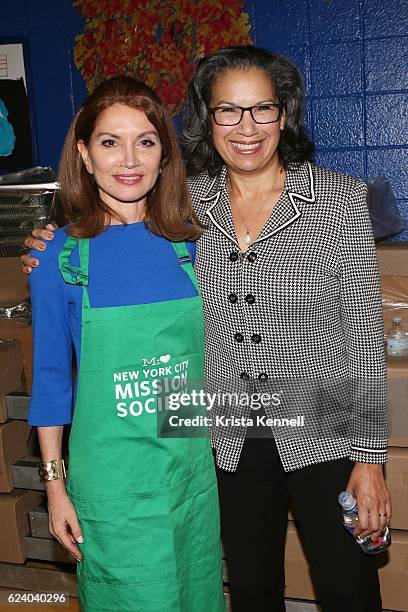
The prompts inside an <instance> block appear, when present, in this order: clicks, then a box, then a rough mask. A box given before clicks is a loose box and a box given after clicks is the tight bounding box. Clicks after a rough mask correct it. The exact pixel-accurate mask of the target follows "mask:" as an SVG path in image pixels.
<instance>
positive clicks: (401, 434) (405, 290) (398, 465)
mask: <svg viewBox="0 0 408 612" xmlns="http://www.w3.org/2000/svg"><path fill="white" fill-rule="evenodd" d="M377 252H378V261H379V268H380V274H381V280H382V283H381V284H382V292H383V306H384V323H385V330H387V329H388V328H389V327H390V325H391V322H392V318H393V317H394V316H401V318H402V320H403V322H404V321H405V323H406V325H408V244H405V245H404V244H401V245H400V246H395V245H381V246H378V248H377ZM387 370H388V400H389V414H390V441H389V444H390V448H389V461H388V464H387V465H386V470H385V473H386V479H387V485H388V488H389V490H390V493H391V496H392V502H393V517H392V522H391V527H392V546H391V547H390V549H389V550H388V551H387V552H384V553H382V554H380V555H379V556H378V557H377V563H378V568H379V576H380V583H381V594H382V598H383V608H384V610H398V611H403V612H406V611H407V610H408V357H407V358H405V359H404V358H398V359H396V358H395V359H388V360H387ZM289 518H290V519H291V518H292V517H289ZM339 520H340V511H339ZM323 545H324V543H323V542H322V546H323ZM285 570H286V597H288V598H294V599H301V600H315V599H316V595H315V592H314V589H313V585H312V582H311V578H310V573H309V570H308V566H307V562H306V559H305V556H304V553H303V549H302V545H301V543H300V541H299V538H298V535H297V531H296V527H295V524H294V522H293V520H289V526H288V534H287V541H286V564H285ZM344 587H345V588H347V585H344ZM362 588H364V585H362ZM311 609H317V608H315V607H314V606H313V608H312V607H311Z"/></svg>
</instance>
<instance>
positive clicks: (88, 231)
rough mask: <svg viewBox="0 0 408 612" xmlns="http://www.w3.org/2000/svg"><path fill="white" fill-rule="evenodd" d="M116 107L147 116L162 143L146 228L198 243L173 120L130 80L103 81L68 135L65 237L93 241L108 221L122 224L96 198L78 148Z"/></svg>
mask: <svg viewBox="0 0 408 612" xmlns="http://www.w3.org/2000/svg"><path fill="white" fill-rule="evenodd" d="M114 104H122V105H124V106H128V107H130V108H134V109H137V110H140V111H142V112H143V113H145V115H146V117H147V119H148V120H149V121H150V123H151V124H152V125H153V126H154V127H155V128H156V130H157V134H158V136H159V139H160V143H161V147H162V158H161V173H160V175H159V177H158V179H157V181H156V184H155V185H154V187H153V188H152V189H151V191H150V192H149V193H148V194H147V197H146V205H145V215H144V222H145V225H146V226H147V227H148V228H149V229H150V230H151V231H152V232H153V233H155V234H157V235H160V236H164V237H165V238H167V239H168V240H172V241H175V242H177V241H181V240H196V239H197V238H198V237H199V236H200V235H201V233H202V225H201V224H200V222H199V220H198V218H197V216H196V214H195V213H194V210H193V206H192V204H191V200H190V198H189V195H188V192H187V185H186V176H185V169H184V164H183V162H182V159H181V154H180V151H179V147H178V143H177V137H176V132H175V129H174V127H173V123H172V120H171V118H170V116H169V114H168V112H167V110H166V108H165V106H164V105H163V103H162V102H161V100H160V98H159V97H158V96H157V94H156V93H155V92H154V91H153V89H151V88H150V87H148V86H147V85H145V84H144V83H142V82H140V81H137V80H136V79H133V78H131V77H128V76H118V77H114V78H112V79H110V80H108V81H104V82H103V83H101V84H100V85H99V86H98V87H97V88H96V89H95V91H94V92H93V93H92V94H91V95H89V96H88V97H87V98H86V100H85V102H84V104H83V106H82V107H81V109H80V110H79V111H78V113H77V114H76V116H75V118H74V120H73V122H72V125H71V127H70V129H69V131H68V134H67V137H66V139H65V143H64V147H63V150H62V155H61V161H60V167H59V174H58V180H59V183H60V187H61V192H60V193H61V201H62V205H63V208H64V213H65V216H66V219H67V221H68V223H69V224H70V227H69V233H70V234H71V235H73V236H76V237H77V238H93V237H94V236H97V235H98V234H100V233H101V232H102V231H103V230H104V229H105V228H106V225H107V223H109V221H107V219H108V220H109V219H112V218H115V219H117V220H118V221H120V222H121V223H124V224H125V223H126V222H125V220H124V219H123V218H122V217H121V216H120V215H119V214H118V213H116V212H115V211H114V210H112V209H111V207H110V206H108V205H107V204H106V203H105V202H103V201H102V199H101V198H100V196H99V191H98V186H97V184H96V182H95V179H94V177H93V175H92V174H89V173H88V171H87V169H86V167H85V164H84V162H83V161H82V157H81V154H80V152H79V151H78V147H77V143H78V141H80V140H82V141H83V142H84V144H85V145H86V146H88V144H89V141H90V138H91V136H92V133H93V131H94V129H95V125H96V122H97V120H98V118H99V117H100V115H101V114H102V113H103V112H104V111H105V110H107V109H108V108H110V107H111V106H113V105H114Z"/></svg>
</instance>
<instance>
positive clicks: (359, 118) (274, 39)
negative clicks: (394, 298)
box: [251, 0, 408, 240]
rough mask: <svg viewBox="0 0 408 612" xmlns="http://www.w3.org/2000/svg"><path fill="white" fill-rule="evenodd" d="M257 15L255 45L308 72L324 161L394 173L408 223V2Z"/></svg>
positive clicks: (277, 2) (344, 1) (291, 4)
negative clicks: (286, 56) (280, 54)
mask: <svg viewBox="0 0 408 612" xmlns="http://www.w3.org/2000/svg"><path fill="white" fill-rule="evenodd" d="M251 12H252V19H251V21H252V23H254V31H253V40H254V43H255V44H256V45H259V46H261V47H265V48H266V49H269V50H273V51H278V52H280V53H283V54H285V55H288V56H289V57H290V58H292V59H293V60H294V61H295V62H296V63H297V64H298V65H299V67H300V68H301V70H302V71H303V74H304V77H305V82H306V87H307V93H308V104H307V117H306V119H307V124H308V127H309V130H310V132H311V134H312V136H313V139H314V141H315V143H316V145H317V157H316V160H317V162H318V163H320V164H321V165H324V166H326V167H329V168H333V169H335V170H339V171H342V172H346V173H348V174H352V175H354V176H357V177H360V178H365V177H367V176H377V175H386V176H387V177H388V178H389V179H390V182H391V185H392V188H393V191H394V193H395V196H396V197H397V201H398V205H399V207H400V210H401V212H402V213H403V215H404V217H405V218H406V219H407V222H408V2H407V0H385V1H384V0H274V1H271V0H254V1H253V5H252V8H251ZM398 239H400V240H401V239H405V240H408V231H405V232H403V233H402V234H400V235H399V236H398Z"/></svg>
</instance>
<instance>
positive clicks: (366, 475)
mask: <svg viewBox="0 0 408 612" xmlns="http://www.w3.org/2000/svg"><path fill="white" fill-rule="evenodd" d="M184 153H185V158H186V160H187V170H188V173H189V175H190V178H189V187H190V194H191V199H192V201H193V204H194V207H195V210H196V212H197V213H198V216H199V217H200V219H201V221H202V222H203V223H205V225H206V227H207V229H206V231H205V232H204V234H203V236H202V237H201V238H200V239H199V240H198V242H197V254H196V263H195V267H196V272H197V275H198V279H199V282H200V287H201V291H202V294H203V298H204V304H205V326H206V384H207V389H208V390H209V391H214V392H218V394H219V395H218V397H220V395H222V394H220V393H219V392H220V391H221V392H223V393H224V397H223V398H221V401H219V402H217V403H216V405H215V406H214V408H213V409H212V411H211V415H212V423H213V427H212V440H213V446H214V448H215V454H216V461H217V472H218V484H219V495H220V506H221V515H222V538H223V542H224V547H225V551H226V556H227V561H228V572H229V582H230V591H231V601H232V607H233V611H234V612H249V611H251V612H252V611H253V610H256V612H264V611H265V612H266V611H268V612H282V611H284V610H285V604H284V585H285V578H284V550H285V530H286V524H287V513H288V504H289V502H290V506H291V509H292V513H293V515H294V518H295V519H296V521H297V526H298V530H299V532H300V536H301V538H302V542H303V545H304V547H305V551H306V554H307V557H308V559H309V562H310V568H311V573H312V577H313V580H314V584H315V587H316V591H317V595H318V598H319V600H320V602H321V604H322V608H323V610H324V611H325V612H345V610H347V612H380V610H381V597H380V592H379V585H378V576H377V571H376V568H375V566H374V564H373V559H372V558H371V557H368V556H366V555H364V553H363V552H362V551H361V549H360V547H359V546H357V544H356V543H355V542H354V541H353V539H352V538H351V537H350V536H349V534H347V532H346V531H345V530H344V528H343V527H342V524H341V517H340V511H339V506H338V504H337V495H338V493H339V492H340V491H341V490H343V489H347V490H348V491H351V492H352V493H353V494H354V496H355V497H356V498H357V501H358V505H359V515H360V523H361V528H360V530H359V532H360V533H361V534H362V535H366V534H372V537H373V539H376V537H377V536H378V535H379V533H380V532H381V530H382V529H383V528H384V527H385V525H387V524H388V523H389V521H390V518H391V502H390V497H389V493H388V491H387V487H386V484H385V482H384V477H383V471H382V464H383V463H384V462H385V461H386V458H387V418H386V371H385V363H384V353H383V327H382V311H381V297H380V288H379V278H378V271H377V261H376V254H375V248H374V242H373V238H372V233H371V226H370V220H369V216H368V212H367V208H366V203H365V196H366V189H365V186H364V184H362V183H360V182H359V181H357V180H354V179H353V178H351V177H348V176H345V175H341V174H338V173H335V172H331V171H329V170H325V169H322V168H319V167H317V166H315V165H313V164H312V163H311V159H312V155H313V145H312V143H311V142H310V140H309V139H308V137H307V135H306V132H305V129H304V127H303V84H302V79H301V76H300V74H299V71H298V70H297V68H296V67H295V66H294V65H293V64H292V63H291V62H290V61H289V60H288V59H286V58H284V57H282V56H279V55H276V54H272V53H269V52H266V51H263V50H261V49H256V48H253V47H231V48H227V49H222V50H221V51H218V52H216V53H214V54H212V55H210V56H208V57H206V58H204V59H203V60H201V61H200V62H199V64H198V66H197V69H196V72H195V74H194V76H193V78H192V80H191V82H190V85H189V101H188V110H187V115H186V128H185V132H184ZM35 235H37V236H42V237H44V238H45V237H46V234H45V233H44V232H43V233H41V232H40V231H36V233H35ZM26 244H27V246H31V247H32V246H34V247H36V246H38V241H33V239H29V240H28V241H27V243H26ZM34 261H35V260H33V259H31V258H28V257H26V258H25V259H24V263H25V264H26V265H28V266H30V265H32V264H33V262H34ZM227 393H230V397H229V399H228V398H227V399H225V398H226V395H225V394H227ZM262 394H263V401H259V400H260V398H261V396H262ZM243 397H244V398H247V399H248V398H249V401H247V402H245V401H242V402H241V398H243ZM237 398H238V401H237Z"/></svg>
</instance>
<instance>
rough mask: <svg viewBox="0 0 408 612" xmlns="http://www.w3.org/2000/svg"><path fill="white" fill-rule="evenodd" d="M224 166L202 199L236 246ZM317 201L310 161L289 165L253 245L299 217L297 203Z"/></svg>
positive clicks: (221, 230) (216, 222)
mask: <svg viewBox="0 0 408 612" xmlns="http://www.w3.org/2000/svg"><path fill="white" fill-rule="evenodd" d="M226 182H227V169H226V167H225V166H224V167H223V168H222V170H221V173H220V174H219V175H218V176H216V177H215V178H214V179H213V181H212V183H211V185H210V187H209V189H208V191H207V193H206V195H205V196H204V197H203V198H201V202H203V203H205V204H206V205H207V206H208V208H207V210H206V215H207V216H208V217H209V219H210V220H211V221H212V222H213V223H214V225H216V227H217V228H218V229H219V230H220V232H222V233H223V234H224V235H225V236H226V237H227V238H228V239H229V240H231V241H232V242H233V243H234V244H235V245H236V246H237V247H239V244H238V240H237V237H236V234H235V229H234V224H233V221H232V214H231V206H230V202H229V196H228V189H227V184H226ZM315 201H316V195H315V189H314V177H313V169H312V166H311V164H310V163H309V162H304V163H303V164H292V165H291V166H290V167H289V168H288V170H287V172H286V179H285V186H284V192H283V194H282V196H281V198H280V199H279V201H278V203H277V204H276V206H275V208H274V209H273V211H272V214H271V216H270V217H269V219H268V221H267V223H266V224H265V226H264V228H263V229H262V231H261V233H260V235H259V236H258V238H257V239H256V240H255V242H253V243H252V244H257V243H258V242H262V241H263V240H266V239H267V238H270V237H271V236H273V235H275V234H277V233H278V232H280V231H282V230H283V229H285V228H286V227H288V226H289V225H291V224H292V223H294V222H295V221H297V219H299V217H300V216H301V211H300V209H299V207H298V204H299V203H304V204H312V203H313V202H315Z"/></svg>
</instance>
